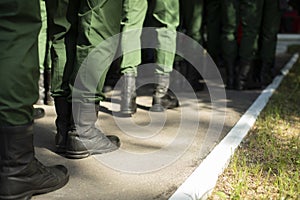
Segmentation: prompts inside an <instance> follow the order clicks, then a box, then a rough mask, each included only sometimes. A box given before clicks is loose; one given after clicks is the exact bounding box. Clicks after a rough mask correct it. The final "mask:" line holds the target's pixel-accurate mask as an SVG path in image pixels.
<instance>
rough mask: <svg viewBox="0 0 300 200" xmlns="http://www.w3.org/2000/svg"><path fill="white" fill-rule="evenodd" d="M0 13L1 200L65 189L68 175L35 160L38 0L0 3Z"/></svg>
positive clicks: (58, 167)
mask: <svg viewBox="0 0 300 200" xmlns="http://www.w3.org/2000/svg"><path fill="white" fill-rule="evenodd" d="M0 10H1V12H0V38H1V40H0V46H1V49H0V74H1V79H0V83H1V87H2V88H1V90H0V159H1V161H0V199H29V198H31V196H32V195H34V194H36V193H46V192H50V191H53V190H56V189H58V188H60V187H62V186H64V185H65V184H66V183H67V182H68V172H67V169H66V168H65V167H63V166H54V167H50V168H47V167H45V166H43V165H42V164H41V163H40V162H39V161H38V160H37V159H36V158H35V157H34V156H35V153H34V147H33V125H32V121H33V104H34V103H35V102H36V100H37V98H38V78H39V65H38V63H39V62H38V41H37V37H38V34H39V31H40V27H41V19H40V4H39V0H33V1H28V2H27V1H23V0H7V1H1V2H0ZM41 183H42V184H41Z"/></svg>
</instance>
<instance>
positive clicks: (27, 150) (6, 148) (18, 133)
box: [0, 124, 34, 176]
mask: <svg viewBox="0 0 300 200" xmlns="http://www.w3.org/2000/svg"><path fill="white" fill-rule="evenodd" d="M0 155H1V156H0V157H1V163H0V174H1V176H3V175H12V174H17V173H18V172H20V171H22V170H23V169H24V168H26V166H27V164H28V163H30V162H31V161H32V160H33V159H34V148H33V126H32V124H28V125H24V126H11V127H1V128H0Z"/></svg>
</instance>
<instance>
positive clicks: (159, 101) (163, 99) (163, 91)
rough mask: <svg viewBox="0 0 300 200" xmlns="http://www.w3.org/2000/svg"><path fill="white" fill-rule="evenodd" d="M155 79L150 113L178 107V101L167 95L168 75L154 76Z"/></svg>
mask: <svg viewBox="0 0 300 200" xmlns="http://www.w3.org/2000/svg"><path fill="white" fill-rule="evenodd" d="M155 78H156V88H155V91H154V95H153V100H152V107H151V111H153V112H163V111H164V110H165V109H172V108H176V107H178V106H179V103H178V99H177V98H176V97H175V96H171V95H170V94H169V93H168V88H169V83H170V76H169V74H156V75H155Z"/></svg>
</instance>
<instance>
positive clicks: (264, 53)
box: [259, 0, 281, 87]
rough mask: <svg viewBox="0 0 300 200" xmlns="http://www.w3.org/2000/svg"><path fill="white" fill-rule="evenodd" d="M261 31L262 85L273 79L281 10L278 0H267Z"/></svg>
mask: <svg viewBox="0 0 300 200" xmlns="http://www.w3.org/2000/svg"><path fill="white" fill-rule="evenodd" d="M264 2H265V5H264V8H263V17H262V24H261V33H260V39H259V40H260V50H259V51H260V58H261V61H262V65H261V72H260V79H261V84H262V87H265V86H266V85H267V84H268V83H269V82H270V81H271V78H272V77H271V74H272V73H271V69H272V68H273V65H274V62H275V53H276V43H277V33H278V31H279V26H280V19H281V10H280V9H279V5H278V1H275V2H273V1H270V0H265V1H264Z"/></svg>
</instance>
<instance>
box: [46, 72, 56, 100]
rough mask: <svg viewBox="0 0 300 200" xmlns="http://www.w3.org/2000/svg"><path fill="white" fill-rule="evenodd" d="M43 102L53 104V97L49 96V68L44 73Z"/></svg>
mask: <svg viewBox="0 0 300 200" xmlns="http://www.w3.org/2000/svg"><path fill="white" fill-rule="evenodd" d="M45 104H46V105H49V106H53V104H54V99H53V97H52V96H51V70H46V73H45Z"/></svg>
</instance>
